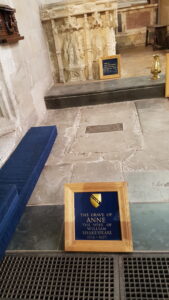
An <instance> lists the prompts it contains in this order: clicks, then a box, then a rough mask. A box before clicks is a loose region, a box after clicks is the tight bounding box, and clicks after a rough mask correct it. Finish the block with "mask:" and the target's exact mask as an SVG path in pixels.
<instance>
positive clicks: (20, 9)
mask: <svg viewBox="0 0 169 300" xmlns="http://www.w3.org/2000/svg"><path fill="white" fill-rule="evenodd" d="M1 4H6V5H10V6H11V7H13V8H15V9H16V19H17V22H18V28H19V31H20V34H21V35H23V36H24V40H21V41H20V42H19V43H16V44H11V45H0V124H1V126H0V127H1V130H0V139H1V137H3V136H4V135H7V134H11V132H13V133H14V132H15V135H16V141H17V140H18V138H19V137H21V136H22V135H23V134H24V132H25V131H26V130H27V129H28V128H29V127H31V126H34V125H37V124H39V123H40V122H41V120H43V119H44V118H45V116H46V107H45V104H44V95H45V93H46V91H47V90H48V88H49V87H50V86H51V85H52V84H53V79H52V75H51V68H50V62H49V56H48V48H47V42H46V40H45V38H44V31H43V28H42V24H41V21H40V13H39V7H40V6H41V1H40V0H29V1H26V0H17V1H15V0H4V1H2V0H1ZM1 141H2V139H1ZM8 142H9V141H8ZM9 145H10V143H9ZM0 146H1V148H2V147H3V145H1V143H0ZM4 146H5V145H4ZM14 146H15V143H13V147H14ZM9 147H10V149H8V150H9V151H5V153H6V155H8V154H9V153H10V151H11V150H12V146H11V145H10V146H9ZM5 158H6V157H5V156H3V157H1V151H0V164H1V163H2V162H3V161H4V160H5Z"/></svg>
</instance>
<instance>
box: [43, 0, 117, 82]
mask: <svg viewBox="0 0 169 300" xmlns="http://www.w3.org/2000/svg"><path fill="white" fill-rule="evenodd" d="M41 20H42V22H43V24H44V28H45V31H46V36H47V39H48V45H49V51H50V57H51V62H52V70H53V75H54V80H55V82H73V81H79V80H82V81H84V80H92V79H99V63H98V60H99V58H100V57H102V56H107V55H113V54H115V53H116V41H115V29H116V27H117V1H116V0H97V1H93V0H88V1H83V0H74V1H72V0H71V1H70V0H69V1H66V4H63V2H62V1H61V2H60V3H58V4H55V5H49V6H46V7H44V8H43V9H42V10H41Z"/></svg>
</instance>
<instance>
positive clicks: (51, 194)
mask: <svg viewBox="0 0 169 300" xmlns="http://www.w3.org/2000/svg"><path fill="white" fill-rule="evenodd" d="M71 169H72V166H71V165H70V164H60V165H55V166H45V168H44V169H43V171H42V173H41V175H40V178H39V180H38V182H37V184H36V186H35V189H34V191H33V193H32V196H31V198H30V200H29V202H28V205H47V204H48V205H56V204H57V205H59V204H63V203H64V184H65V183H69V182H70V178H71V174H72V171H71Z"/></svg>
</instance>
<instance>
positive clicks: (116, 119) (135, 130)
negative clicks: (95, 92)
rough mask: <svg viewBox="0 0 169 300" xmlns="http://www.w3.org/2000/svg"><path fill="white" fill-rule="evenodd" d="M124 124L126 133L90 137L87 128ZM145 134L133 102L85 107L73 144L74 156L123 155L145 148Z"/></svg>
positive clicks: (92, 135) (110, 133)
mask: <svg viewBox="0 0 169 300" xmlns="http://www.w3.org/2000/svg"><path fill="white" fill-rule="evenodd" d="M110 123H112V124H114V123H122V124H123V131H121V132H105V133H96V134H87V133H86V127H87V126H91V125H93V126H94V125H95V126H96V125H106V124H110ZM142 140H143V138H142V132H141V130H140V123H139V120H138V114H137V110H136V108H135V104H134V103H133V102H125V103H115V104H114V105H113V104H110V105H103V106H101V105H100V106H97V107H96V108H95V107H93V106H92V107H87V108H83V109H82V111H81V122H80V126H79V129H78V130H77V139H76V140H75V141H74V143H73V144H72V148H71V151H72V152H73V153H82V152H84V153H86V152H95V153H97V152H101V153H109V152H121V151H124V149H125V151H128V150H130V149H137V150H140V149H142V147H143V145H142V143H143V141H142Z"/></svg>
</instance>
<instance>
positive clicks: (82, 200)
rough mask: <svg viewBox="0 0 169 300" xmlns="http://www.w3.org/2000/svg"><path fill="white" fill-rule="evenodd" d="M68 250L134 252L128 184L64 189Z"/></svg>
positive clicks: (85, 185)
mask: <svg viewBox="0 0 169 300" xmlns="http://www.w3.org/2000/svg"><path fill="white" fill-rule="evenodd" d="M65 250H66V251H98V252H123V251H124V252H125V251H132V238H131V225H130V217H129V207H128V201H127V189H126V183H125V182H117V183H84V184H82V183H75V184H67V185H65Z"/></svg>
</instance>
